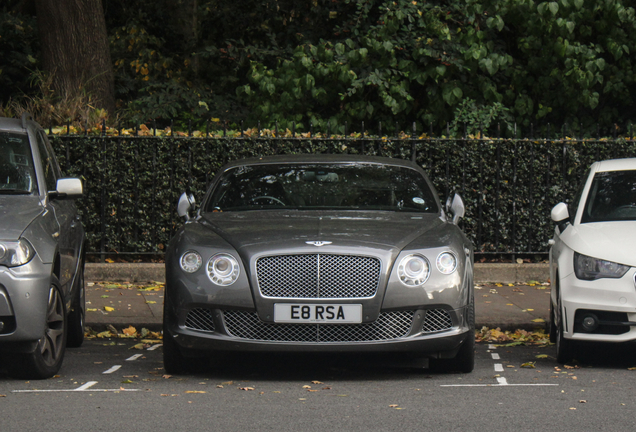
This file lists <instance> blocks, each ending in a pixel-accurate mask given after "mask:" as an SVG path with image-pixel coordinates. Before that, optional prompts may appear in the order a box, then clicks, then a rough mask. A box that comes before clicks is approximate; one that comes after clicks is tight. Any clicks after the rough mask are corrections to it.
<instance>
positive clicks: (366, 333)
mask: <svg viewBox="0 0 636 432" xmlns="http://www.w3.org/2000/svg"><path fill="white" fill-rule="evenodd" d="M413 315H414V311H397V312H383V313H380V316H379V317H378V319H377V320H376V321H375V322H373V323H369V324H282V323H281V324H277V323H266V322H263V321H261V320H260V319H259V318H258V315H257V314H256V312H245V311H224V312H223V316H224V318H225V326H226V329H227V332H228V334H230V335H231V336H234V337H238V338H242V339H249V340H256V341H269V342H311V343H335V342H368V341H385V340H391V339H397V338H401V337H405V336H407V335H408V334H409V333H410V332H411V324H412V322H413Z"/></svg>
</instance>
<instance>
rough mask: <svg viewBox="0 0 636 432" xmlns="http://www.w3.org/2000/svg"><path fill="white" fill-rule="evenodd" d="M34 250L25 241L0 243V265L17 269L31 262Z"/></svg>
mask: <svg viewBox="0 0 636 432" xmlns="http://www.w3.org/2000/svg"><path fill="white" fill-rule="evenodd" d="M34 255H35V250H34V249H33V246H31V243H29V242H28V241H27V240H25V239H20V240H18V241H0V265H4V266H7V267H17V266H21V265H24V264H26V263H28V262H29V261H31V259H32V258H33V256H34Z"/></svg>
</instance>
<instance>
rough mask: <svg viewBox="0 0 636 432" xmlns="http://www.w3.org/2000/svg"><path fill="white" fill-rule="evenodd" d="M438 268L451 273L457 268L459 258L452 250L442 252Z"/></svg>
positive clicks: (438, 260) (447, 273)
mask: <svg viewBox="0 0 636 432" xmlns="http://www.w3.org/2000/svg"><path fill="white" fill-rule="evenodd" d="M436 264H437V270H439V271H440V272H441V273H443V274H445V275H449V274H451V273H453V272H454V271H455V269H457V258H456V257H455V255H453V254H452V253H450V252H442V253H441V254H439V255H438V256H437V261H436Z"/></svg>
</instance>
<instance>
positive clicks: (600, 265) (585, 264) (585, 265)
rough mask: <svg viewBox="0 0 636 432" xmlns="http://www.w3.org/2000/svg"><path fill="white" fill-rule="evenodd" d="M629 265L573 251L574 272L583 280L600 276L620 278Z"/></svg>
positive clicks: (599, 277)
mask: <svg viewBox="0 0 636 432" xmlns="http://www.w3.org/2000/svg"><path fill="white" fill-rule="evenodd" d="M627 270H629V266H626V265H622V264H618V263H615V262H612V261H605V260H602V259H598V258H592V257H589V256H586V255H581V254H580V253H577V252H574V274H575V275H576V277H577V278H579V279H583V280H595V279H601V278H615V279H617V278H621V277H623V276H624V275H625V273H627Z"/></svg>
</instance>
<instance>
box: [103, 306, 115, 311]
mask: <svg viewBox="0 0 636 432" xmlns="http://www.w3.org/2000/svg"><path fill="white" fill-rule="evenodd" d="M104 310H105V311H106V312H112V311H114V310H115V308H114V307H110V306H104Z"/></svg>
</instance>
